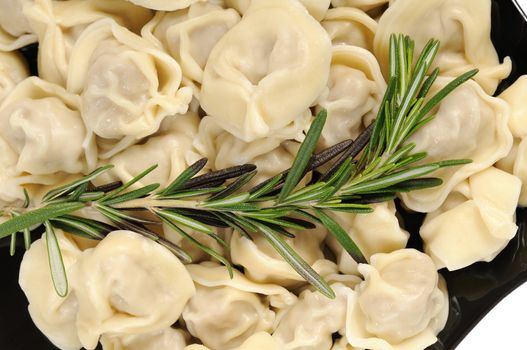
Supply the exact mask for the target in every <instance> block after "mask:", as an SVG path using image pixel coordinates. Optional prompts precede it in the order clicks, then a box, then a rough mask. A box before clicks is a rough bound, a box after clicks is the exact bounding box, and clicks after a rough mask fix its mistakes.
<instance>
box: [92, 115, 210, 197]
mask: <svg viewBox="0 0 527 350" xmlns="http://www.w3.org/2000/svg"><path fill="white" fill-rule="evenodd" d="M169 124H170V125H169ZM198 124H199V117H198V116H197V115H196V114H195V113H188V114H186V115H181V116H176V117H169V118H168V119H165V122H164V123H163V126H162V130H160V132H159V133H158V134H156V135H155V136H152V137H150V138H149V139H148V140H147V141H146V142H145V143H144V144H140V145H134V146H131V147H129V148H127V149H125V150H124V151H122V152H121V153H118V154H116V155H115V156H113V157H112V158H110V159H109V160H108V163H109V164H113V165H114V168H113V169H111V170H109V171H108V172H106V173H105V174H104V175H103V176H101V177H100V179H99V181H100V183H98V184H104V183H108V182H112V181H122V182H127V181H130V180H131V179H132V178H134V177H135V176H137V175H139V174H140V173H141V172H143V171H144V170H145V169H147V168H148V167H150V166H152V165H157V168H156V169H155V170H154V171H152V172H151V173H150V174H148V175H147V176H145V177H144V178H143V179H141V180H140V181H138V182H137V183H136V184H135V185H134V186H133V187H132V188H133V189H138V188H140V187H143V186H146V185H149V184H152V183H158V184H160V186H161V188H164V187H166V186H168V185H169V184H170V183H171V182H172V181H174V180H175V179H176V177H177V176H178V175H179V174H181V173H182V172H183V171H184V170H185V169H187V168H188V167H189V166H190V165H191V164H192V163H194V162H196V161H197V160H198V159H199V158H200V157H199V155H198V154H197V153H196V152H195V151H194V150H193V148H192V142H193V139H194V138H195V137H196V134H197V131H198Z"/></svg>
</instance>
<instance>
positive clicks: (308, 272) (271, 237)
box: [254, 222, 335, 299]
mask: <svg viewBox="0 0 527 350" xmlns="http://www.w3.org/2000/svg"><path fill="white" fill-rule="evenodd" d="M254 225H255V226H256V227H257V228H258V230H259V231H260V232H261V233H262V234H263V235H264V237H265V238H266V239H267V241H268V242H269V243H270V244H271V246H272V247H273V248H274V249H276V251H277V252H278V253H279V254H280V255H281V256H282V257H283V258H284V260H285V261H287V263H288V264H289V265H291V267H292V268H293V269H294V270H295V271H296V272H297V273H298V274H299V275H300V276H302V278H304V279H305V280H306V281H307V282H309V283H310V284H311V285H312V286H314V287H315V288H316V289H317V290H318V291H320V292H321V293H322V294H323V295H325V296H326V297H328V298H330V299H335V292H334V291H333V289H331V287H330V286H329V285H328V284H327V282H326V281H324V279H323V278H322V277H320V275H319V274H318V273H316V272H315V270H313V268H312V267H311V266H309V264H308V263H306V262H305V260H304V259H302V258H301V257H300V255H298V253H297V252H296V251H295V250H294V249H293V248H291V247H290V246H289V245H288V244H287V243H286V242H285V241H284V240H283V239H282V237H280V235H279V234H278V233H276V232H275V231H273V230H272V229H271V228H269V226H266V225H264V224H260V223H258V222H254Z"/></svg>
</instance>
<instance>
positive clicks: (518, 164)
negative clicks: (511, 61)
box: [498, 75, 527, 206]
mask: <svg viewBox="0 0 527 350" xmlns="http://www.w3.org/2000/svg"><path fill="white" fill-rule="evenodd" d="M525 96H527V76H525V75H524V76H521V77H520V78H518V80H517V81H516V82H515V83H514V84H513V85H511V86H510V87H509V88H508V89H507V90H505V91H504V92H503V93H501V94H500V96H499V97H500V98H501V99H503V100H505V101H506V102H507V103H508V104H509V106H510V108H511V118H510V119H509V128H510V130H511V132H512V135H514V138H515V142H514V146H513V150H512V151H511V153H510V154H509V155H508V156H507V159H505V160H502V161H500V163H501V164H500V163H498V167H499V168H501V169H503V170H505V171H507V172H510V173H511V174H514V175H515V176H517V177H519V178H520V180H522V182H523V187H522V192H521V194H520V201H519V202H520V205H521V206H527V103H526V101H525ZM503 162H506V163H508V164H507V165H506V166H505V164H503Z"/></svg>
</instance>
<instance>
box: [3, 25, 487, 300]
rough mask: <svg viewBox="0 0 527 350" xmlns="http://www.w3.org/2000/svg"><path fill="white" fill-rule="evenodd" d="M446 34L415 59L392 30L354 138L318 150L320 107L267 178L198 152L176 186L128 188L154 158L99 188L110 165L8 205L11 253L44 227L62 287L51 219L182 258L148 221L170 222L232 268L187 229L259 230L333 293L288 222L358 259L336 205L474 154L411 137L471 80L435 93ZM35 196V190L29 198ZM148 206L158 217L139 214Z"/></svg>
mask: <svg viewBox="0 0 527 350" xmlns="http://www.w3.org/2000/svg"><path fill="white" fill-rule="evenodd" d="M438 49H439V42H438V41H436V40H430V42H429V43H428V44H427V45H426V46H425V48H424V49H423V52H422V53H421V55H420V56H419V57H418V59H417V61H416V62H415V65H414V64H413V57H414V43H413V41H412V40H410V38H408V37H406V36H395V35H392V36H391V38H390V76H389V80H388V81H389V83H388V88H387V90H386V93H385V96H384V98H383V100H382V103H381V105H380V109H379V113H378V115H377V118H376V120H375V122H374V123H373V124H372V125H370V126H369V127H368V128H367V129H366V130H365V131H364V132H363V133H362V134H361V135H359V137H358V138H357V139H356V140H346V141H344V142H341V143H339V144H337V145H335V146H332V147H330V148H328V149H327V150H324V151H322V152H320V153H318V154H314V150H315V146H316V144H317V142H318V139H319V137H320V134H321V132H322V129H323V127H324V124H325V121H326V111H324V110H322V111H321V112H320V113H319V114H318V115H317V116H316V118H315V119H314V121H313V123H312V125H311V128H310V129H309V131H308V133H307V135H306V138H305V141H304V142H303V143H302V145H301V147H300V149H299V151H298V154H297V156H296V158H295V160H294V162H293V165H292V167H291V168H290V169H289V170H287V171H285V172H283V173H282V174H279V175H276V176H274V177H273V178H271V179H268V180H267V181H264V182H263V183H261V184H259V185H257V186H255V187H253V188H252V189H248V190H246V189H245V188H246V187H247V184H248V183H249V182H250V180H251V179H253V178H254V176H255V174H256V167H255V166H254V165H251V164H245V165H240V166H235V167H231V168H228V169H222V170H218V171H213V172H209V173H205V174H202V175H198V173H199V172H200V171H202V170H203V168H204V167H205V165H206V163H207V160H206V159H201V160H199V161H197V162H196V163H194V164H192V165H191V166H190V167H189V168H188V169H187V170H185V171H184V172H182V173H181V174H180V175H179V176H178V177H177V178H176V179H175V180H174V181H173V182H172V183H171V184H169V185H168V186H166V187H165V188H161V189H159V184H149V185H146V186H142V187H139V188H137V189H133V190H131V188H132V186H134V185H136V186H137V184H138V182H139V181H140V180H143V179H144V178H145V177H146V176H147V175H148V174H149V173H151V172H152V171H153V170H154V169H155V167H156V166H152V167H150V168H148V169H146V170H145V171H143V172H142V173H141V174H139V175H137V176H136V177H134V178H133V179H131V180H130V181H128V182H126V183H110V184H107V185H104V186H99V187H94V186H93V184H92V180H93V179H95V178H96V177H97V176H99V175H101V174H102V173H103V172H105V171H107V170H108V169H110V168H111V165H109V166H105V167H102V168H99V169H97V170H95V171H94V172H93V173H91V174H89V175H88V176H85V177H83V178H81V179H79V180H76V181H74V182H72V183H69V184H67V185H65V186H61V187H59V188H57V189H54V190H52V191H50V192H49V193H47V194H46V195H45V196H44V200H43V203H42V205H41V206H40V207H37V208H35V209H32V210H20V209H13V210H10V211H9V210H8V211H5V210H4V215H11V216H12V218H11V219H10V220H8V221H6V222H4V223H3V224H0V238H4V237H9V236H11V237H12V238H11V239H12V242H13V244H12V245H11V246H12V252H14V251H13V250H14V243H16V241H15V240H16V234H17V232H24V237H25V239H26V246H28V245H29V238H28V237H29V230H30V229H32V228H33V227H34V226H35V225H44V226H45V228H46V239H47V242H48V255H49V257H50V267H51V275H52V278H53V283H54V285H55V289H56V290H57V293H58V294H59V295H61V296H64V295H66V294H67V290H68V287H67V278H66V275H65V270H64V266H63V264H62V258H61V255H60V247H59V243H58V241H57V239H56V236H55V233H54V231H53V228H54V227H57V228H61V229H64V230H66V231H68V232H70V233H72V234H77V235H80V236H83V237H86V238H91V239H103V238H104V237H105V235H106V234H108V233H109V232H111V231H113V230H115V229H129V230H133V231H135V232H137V233H139V234H142V235H144V236H146V237H149V238H150V239H152V240H154V241H156V242H158V243H159V244H161V245H163V246H164V247H166V248H167V249H169V250H170V251H172V252H173V253H174V254H175V255H176V256H178V257H179V258H180V259H181V260H182V261H183V262H185V263H189V262H191V257H190V256H189V255H188V254H187V253H186V252H184V251H183V249H181V247H178V246H177V245H175V244H173V243H171V242H169V241H167V240H165V239H164V238H163V237H160V236H159V235H158V234H156V233H154V232H153V231H152V230H151V229H150V228H149V226H151V225H159V224H160V223H164V224H166V225H168V227H170V228H172V229H173V230H174V231H175V232H177V233H178V234H179V235H181V237H182V238H183V239H185V240H187V241H188V242H190V243H191V244H193V245H194V246H196V247H198V248H199V249H201V250H202V251H204V252H205V253H207V254H209V255H210V256H211V257H213V258H214V259H217V260H218V261H220V262H221V263H223V264H224V265H225V266H226V267H227V269H228V270H229V273H230V274H231V276H232V275H233V266H232V264H231V263H230V261H229V260H228V259H227V258H226V257H225V256H223V255H222V254H221V253H220V252H218V251H216V250H214V249H212V248H211V247H208V246H206V245H205V244H203V243H201V242H200V240H199V239H198V238H197V237H194V236H193V235H191V234H190V233H188V232H187V231H186V229H190V230H193V231H194V232H195V233H196V234H197V235H206V236H209V237H211V238H213V239H214V240H216V241H217V242H218V243H219V244H220V245H222V246H223V247H224V248H225V249H226V250H228V244H227V242H225V241H223V239H222V238H221V237H220V236H219V235H218V234H217V233H216V229H215V228H225V227H227V228H231V229H233V230H235V231H237V232H239V233H240V234H241V235H243V236H244V237H246V238H247V239H252V236H253V235H258V234H261V235H263V237H265V239H266V240H267V241H268V242H269V244H270V245H271V246H272V247H273V248H274V249H275V250H276V251H277V252H278V253H279V254H280V255H281V256H282V257H283V258H284V260H285V261H286V262H288V263H289V264H290V266H291V267H292V268H293V269H294V270H295V271H296V272H297V273H298V274H299V275H300V276H302V277H303V278H304V279H305V280H306V281H307V282H309V283H310V284H312V285H313V286H314V287H315V288H317V289H318V290H319V291H320V292H321V293H323V294H324V295H326V296H327V297H330V298H333V297H334V296H335V294H334V292H333V291H332V290H331V288H330V287H329V286H328V284H327V283H326V282H325V281H324V280H323V279H322V277H320V276H319V275H318V274H317V273H316V272H315V271H314V270H313V269H312V268H311V267H310V266H309V264H307V263H306V262H305V261H304V260H303V259H302V257H300V255H299V254H298V253H297V252H295V251H294V249H293V248H292V247H291V246H290V245H288V244H287V242H286V240H284V238H283V237H288V238H290V239H294V237H295V235H294V232H290V230H306V229H312V228H314V227H315V226H316V225H323V226H324V227H325V228H326V229H327V230H328V232H329V233H330V234H332V235H333V236H335V238H336V239H337V241H338V242H339V243H340V244H341V246H342V247H343V249H344V250H346V251H347V252H348V253H349V254H350V255H351V256H352V257H353V258H354V259H355V260H356V261H357V262H366V257H365V256H364V254H362V252H361V251H360V249H359V246H358V245H357V244H356V243H355V242H353V240H352V239H351V237H350V236H349V235H348V233H347V232H346V231H345V230H344V229H343V228H342V227H341V226H340V225H339V224H338V222H337V220H335V218H334V217H333V216H332V213H333V212H344V213H354V214H364V213H370V212H372V208H371V207H370V206H369V205H368V204H371V203H377V202H382V201H387V200H392V199H393V198H395V196H396V194H397V193H401V192H409V191H414V190H420V189H424V188H430V187H434V186H439V185H441V183H442V181H441V179H438V178H434V177H429V176H430V174H432V173H433V172H435V171H437V170H438V169H441V168H444V167H450V166H459V165H462V164H466V163H468V162H470V161H469V160H445V161H441V162H436V163H424V161H425V160H426V153H425V152H418V153H413V150H414V149H415V144H413V143H411V142H410V143H409V142H408V139H409V137H410V136H411V135H412V134H414V133H415V132H416V131H417V130H418V129H419V128H421V127H423V126H424V125H425V124H426V123H427V122H429V121H430V120H432V118H433V115H431V114H430V113H431V112H432V111H433V109H434V107H435V106H437V104H438V103H439V102H440V101H441V100H442V99H443V98H445V96H447V95H448V94H449V93H451V92H452V91H453V90H454V89H455V88H456V87H457V86H459V85H461V84H463V83H464V82H465V81H467V80H469V79H470V78H472V77H473V76H474V75H475V74H476V73H477V71H476V70H474V71H470V72H468V73H466V74H464V75H462V76H460V77H459V78H457V79H454V80H453V81H452V82H451V83H450V84H448V85H447V86H446V87H445V88H444V89H442V90H441V91H440V92H438V93H437V94H436V95H434V96H432V97H430V98H428V93H429V91H430V87H431V86H432V84H433V83H434V81H435V79H436V78H437V76H438V73H439V71H438V70H437V69H436V70H433V71H432V73H431V74H430V75H429V76H427V72H429V71H430V70H431V66H432V62H433V59H434V57H435V56H436V54H437V51H438ZM322 165H325V168H326V169H328V170H327V171H326V172H325V173H322V174H320V172H319V174H320V175H321V176H320V177H315V179H317V180H314V181H312V182H311V183H309V182H308V183H307V184H306V185H300V184H301V180H302V179H303V178H305V179H306V181H308V179H309V177H307V176H306V175H308V174H309V173H311V172H313V171H314V170H320V167H321V166H322ZM26 202H27V203H29V198H27V200H26ZM88 206H89V207H91V208H93V209H95V210H97V211H98V212H99V213H100V214H102V215H104V216H105V217H106V218H107V219H108V220H109V221H110V222H111V224H106V223H102V222H100V221H97V220H92V219H86V218H82V217H79V216H77V215H75V212H76V211H77V210H79V209H82V208H84V207H88ZM138 211H142V212H143V213H144V212H147V213H150V215H151V217H152V218H151V219H145V216H144V215H141V217H139V216H137V214H136V213H137V212H138Z"/></svg>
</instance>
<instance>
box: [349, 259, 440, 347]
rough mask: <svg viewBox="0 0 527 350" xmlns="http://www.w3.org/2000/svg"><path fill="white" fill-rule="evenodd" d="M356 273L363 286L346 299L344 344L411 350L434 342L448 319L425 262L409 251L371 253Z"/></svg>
mask: <svg viewBox="0 0 527 350" xmlns="http://www.w3.org/2000/svg"><path fill="white" fill-rule="evenodd" d="M359 271H360V273H361V274H362V275H364V277H365V281H364V282H362V283H361V284H360V285H359V286H358V287H357V288H356V290H355V291H356V293H355V294H351V295H350V302H349V304H348V305H349V309H348V312H347V322H346V338H347V340H348V342H349V344H351V345H352V346H355V347H358V348H367V349H376V350H414V349H424V348H426V347H427V346H428V345H432V344H433V343H435V341H436V334H437V333H438V332H439V330H440V329H442V328H443V326H444V324H445V322H446V319H447V316H448V298H447V294H446V292H445V289H444V284H443V281H442V280H441V279H440V276H439V275H438V273H437V271H436V268H435V265H434V263H433V262H432V260H431V259H430V257H428V256H427V255H426V254H423V253H421V252H419V251H417V250H414V249H403V250H398V251H395V252H392V253H389V254H376V255H374V256H372V258H371V265H366V264H361V265H359Z"/></svg>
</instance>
